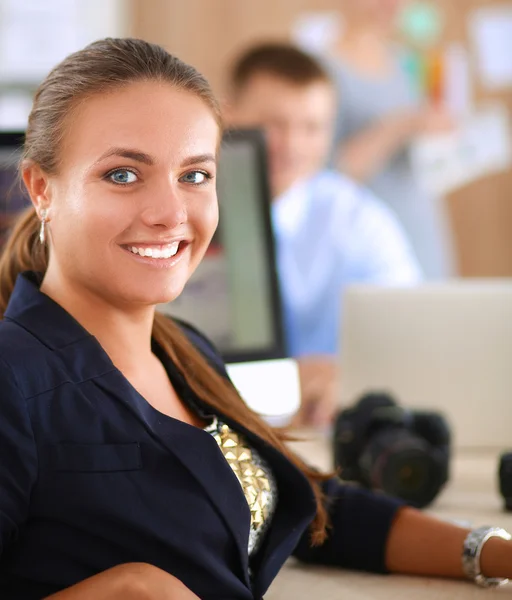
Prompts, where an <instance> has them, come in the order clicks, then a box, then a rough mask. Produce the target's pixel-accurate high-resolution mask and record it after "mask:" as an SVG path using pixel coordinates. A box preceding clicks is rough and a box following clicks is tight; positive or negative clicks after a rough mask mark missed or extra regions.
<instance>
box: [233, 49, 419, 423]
mask: <svg viewBox="0 0 512 600" xmlns="http://www.w3.org/2000/svg"><path fill="white" fill-rule="evenodd" d="M230 84H231V97H230V105H229V110H228V117H229V119H230V121H231V123H232V124H234V125H237V126H240V127H258V128H262V129H263V130H264V132H265V134H266V139H267V148H268V168H269V180H270V188H271V193H272V197H273V201H272V207H271V208H272V213H271V214H272V224H273V229H274V234H275V238H276V255H277V272H278V276H279V283H280V288H281V296H282V300H283V313H284V324H285V334H286V340H287V344H288V352H289V354H290V355H291V356H294V357H296V358H298V362H299V371H300V374H301V390H302V408H301V412H300V414H299V415H298V419H297V420H298V422H301V421H303V422H304V423H309V424H314V425H318V426H323V425H327V424H329V422H330V421H331V418H332V416H333V413H334V411H335V410H336V401H335V396H336V392H337V389H336V382H335V373H336V368H335V365H336V361H337V356H338V353H339V349H340V335H341V336H342V335H343V334H342V329H343V324H342V323H341V313H342V300H343V292H344V290H345V288H346V286H348V285H350V284H353V283H371V284H382V285H411V284H415V283H417V282H418V281H419V280H420V276H421V275H420V269H419V266H418V264H417V261H416V258H415V256H414V253H413V252H412V250H411V248H410V245H409V242H408V241H407V239H406V236H405V234H404V232H403V229H402V227H401V226H400V224H399V223H398V221H397V219H396V217H395V216H394V215H393V213H392V212H391V211H390V210H389V209H388V208H387V206H385V205H384V204H383V203H382V202H380V201H379V199H378V198H376V197H375V196H374V195H373V194H372V193H371V192H369V191H368V190H367V189H365V188H364V187H362V186H360V185H358V184H357V183H355V182H353V181H351V180H350V179H348V178H347V177H346V176H344V175H342V174H340V173H337V172H335V171H332V170H327V169H326V168H325V163H326V161H327V158H328V156H329V151H330V147H331V141H332V129H333V126H334V116H335V107H336V102H335V91H334V87H333V84H332V81H331V80H330V78H329V75H328V73H327V72H326V70H325V69H324V68H323V67H322V65H321V64H320V63H319V62H318V61H316V60H315V59H314V58H313V57H311V56H309V55H308V54H305V53H304V52H302V51H301V50H299V49H298V48H295V47H294V46H291V45H289V44H283V43H267V44H260V45H256V46H254V47H252V48H249V49H248V50H246V51H245V52H244V53H243V54H242V55H241V56H239V57H238V58H237V60H236V61H235V64H234V65H233V67H232V71H231V78H230Z"/></svg>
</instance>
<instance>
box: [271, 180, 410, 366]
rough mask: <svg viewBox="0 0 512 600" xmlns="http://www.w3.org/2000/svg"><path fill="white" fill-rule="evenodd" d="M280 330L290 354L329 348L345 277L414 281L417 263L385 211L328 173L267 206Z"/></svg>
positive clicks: (333, 345) (335, 336) (336, 331)
mask: <svg viewBox="0 0 512 600" xmlns="http://www.w3.org/2000/svg"><path fill="white" fill-rule="evenodd" d="M272 221H273V227H274V235H275V239H276V253H277V271H278V276H279V281H280V287H281V296H282V301H283V314H284V324H285V335H286V338H287V344H288V352H289V354H290V355H291V356H301V355H312V354H336V353H337V352H338V347H339V336H340V332H341V313H342V296H343V291H344V289H345V288H346V286H348V285H349V284H351V283H372V284H373V283H375V284H384V285H402V284H414V283H417V282H418V281H419V280H420V279H421V273H420V268H419V266H418V263H417V261H416V258H415V256H414V254H413V252H412V250H411V246H410V245H409V243H408V241H407V239H406V237H405V234H404V232H403V230H402V228H401V226H400V224H399V223H398V221H397V219H396V218H395V216H394V215H393V213H392V212H391V211H390V209H388V208H387V207H386V206H385V205H384V204H383V203H381V202H380V201H379V200H378V199H376V198H375V197H374V196H373V195H372V193H371V192H369V191H368V190H366V189H365V188H363V187H360V186H359V185H357V184H355V183H354V182H352V181H351V180H349V179H348V178H347V177H345V176H344V175H341V174H339V173H336V172H334V171H322V172H320V173H318V174H317V175H315V176H314V177H312V178H311V179H308V180H305V181H302V182H300V183H298V184H297V185H295V186H293V187H292V188H291V189H289V190H288V191H287V192H285V193H284V194H283V195H282V196H280V197H279V198H277V199H276V200H275V202H274V204H273V205H272Z"/></svg>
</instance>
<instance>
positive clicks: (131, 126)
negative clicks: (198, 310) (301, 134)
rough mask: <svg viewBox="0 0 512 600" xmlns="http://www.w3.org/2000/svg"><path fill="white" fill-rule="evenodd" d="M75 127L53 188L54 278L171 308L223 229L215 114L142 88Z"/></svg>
mask: <svg viewBox="0 0 512 600" xmlns="http://www.w3.org/2000/svg"><path fill="white" fill-rule="evenodd" d="M69 121H70V122H69V123H68V126H67V128H66V131H65V137H64V140H63V144H62V147H61V156H60V158H61V165H60V167H59V173H58V175H56V176H52V177H50V179H49V182H48V187H47V197H48V202H49V211H48V219H49V230H50V239H51V247H50V264H49V270H48V276H49V274H50V273H51V270H52V269H54V270H55V269H57V273H58V276H59V277H60V278H61V280H65V282H66V284H68V285H72V286H74V288H75V289H78V291H79V292H80V290H83V291H86V292H88V293H92V294H94V295H96V296H100V297H102V298H104V299H106V300H107V301H108V302H109V303H111V304H115V305H126V306H135V305H154V304H157V303H161V302H169V301H171V300H173V299H174V298H176V297H177V296H178V295H179V294H180V293H181V291H182V289H183V286H184V285H185V283H186V282H187V280H188V279H189V277H190V275H191V274H192V272H193V271H194V269H195V268H196V267H197V265H198V263H199V262H200V261H201V258H202V257H203V255H204V253H205V251H206V249H207V247H208V244H209V242H210V240H211V238H212V236H213V234H214V232H215V229H216V227H217V222H218V207H217V196H216V189H215V174H216V173H215V170H216V152H217V146H218V141H219V127H218V125H217V123H216V121H215V118H214V116H213V114H212V112H211V111H210V109H209V108H208V106H207V105H206V104H205V103H204V102H203V101H202V100H201V99H200V98H198V97H196V96H194V95H193V94H192V93H190V92H186V91H179V90H177V89H175V88H173V87H172V86H171V85H169V84H166V83H156V82H137V83H132V84H129V85H127V86H125V87H123V88H120V89H119V90H115V91H112V92H110V93H108V94H98V95H96V96H92V97H91V98H90V99H88V100H86V101H85V102H83V103H82V104H81V105H80V106H79V107H78V109H77V110H76V111H75V112H74V113H73V116H72V118H71V119H70V120H69Z"/></svg>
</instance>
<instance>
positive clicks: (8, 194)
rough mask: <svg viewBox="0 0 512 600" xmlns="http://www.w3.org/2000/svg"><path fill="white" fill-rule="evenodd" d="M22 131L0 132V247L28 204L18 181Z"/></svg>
mask: <svg viewBox="0 0 512 600" xmlns="http://www.w3.org/2000/svg"><path fill="white" fill-rule="evenodd" d="M23 135H24V134H23V133H22V132H5V131H3V132H0V248H1V247H2V246H3V244H4V243H5V239H6V237H7V235H8V233H9V230H10V228H11V226H12V224H13V222H14V220H15V219H16V216H17V215H18V213H19V212H20V211H21V210H22V209H23V208H25V207H26V206H28V205H29V204H30V201H29V199H28V196H27V195H26V193H25V192H24V189H23V187H22V185H21V184H20V183H19V182H18V163H19V160H20V156H21V145H22V143H23Z"/></svg>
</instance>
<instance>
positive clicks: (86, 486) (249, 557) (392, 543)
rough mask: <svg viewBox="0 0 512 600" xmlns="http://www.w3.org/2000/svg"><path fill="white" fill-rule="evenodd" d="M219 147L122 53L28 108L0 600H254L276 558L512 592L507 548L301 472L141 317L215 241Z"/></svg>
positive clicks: (144, 49) (96, 56)
mask: <svg viewBox="0 0 512 600" xmlns="http://www.w3.org/2000/svg"><path fill="white" fill-rule="evenodd" d="M220 131H221V127H220V119H219V110H218V106H217V103H216V101H215V99H214V97H213V96H212V93H211V91H210V88H209V86H208V84H207V82H206V81H205V80H204V78H203V77H202V76H201V75H199V73H197V71H195V69H193V68H192V67H189V66H187V65H185V64H184V63H182V62H181V61H179V60H178V59H176V58H175V57H172V56H170V55H169V54H168V53H167V52H166V51H165V50H163V49H162V48H160V47H158V46H155V45H152V44H149V43H147V42H143V41H140V40H133V39H117V40H116V39H107V40H103V41H99V42H95V43H93V44H91V45H90V46H88V47H86V48H85V49H84V50H82V51H80V52H77V53H76V54H73V55H71V56H70V57H68V58H67V59H65V60H64V61H63V62H62V63H61V64H60V65H58V66H57V67H55V69H54V70H53V71H52V72H51V73H50V74H49V75H48V77H47V78H46V79H45V81H44V82H43V83H42V84H41V86H40V88H39V89H38V91H37V93H36V96H35V100H34V107H33V110H32V112H31V114H30V117H29V123H28V129H27V134H26V141H25V149H24V155H23V161H22V164H21V169H22V176H23V181H24V183H25V185H26V187H27V189H28V192H29V195H30V198H31V200H32V202H33V208H31V209H30V210H28V211H27V212H26V213H25V214H24V215H23V216H22V217H21V218H20V220H19V222H18V224H17V226H16V228H15V229H14V231H13V233H12V235H11V237H10V239H9V241H8V244H7V247H6V249H5V251H4V253H3V255H2V257H1V261H0V314H1V315H2V320H1V321H0V450H1V460H0V597H1V598H2V599H3V598H6V599H7V598H8V599H9V600H36V599H37V600H41V599H43V598H45V599H46V600H89V599H90V598H94V599H95V600H132V599H133V600H141V599H144V600H198V599H199V598H200V599H201V600H214V599H219V598H222V599H226V600H227V599H229V600H261V598H262V597H263V595H264V594H265V592H266V590H267V588H268V586H269V585H270V583H271V582H272V580H273V578H274V577H275V575H276V574H277V573H278V571H279V569H280V568H281V566H282V565H283V563H284V562H285V561H286V559H287V558H288V557H289V556H290V555H291V554H292V553H293V554H295V555H296V556H297V557H298V558H300V559H301V560H303V561H306V562H310V563H317V564H325V565H327V564H329V565H338V566H346V567H351V568H366V569H369V570H373V571H377V572H385V571H396V572H403V573H417V574H423V575H429V574H430V575H439V576H449V577H459V578H462V577H463V576H464V574H465V573H466V575H467V576H471V578H475V576H477V575H478V574H479V573H480V571H481V572H482V574H483V575H485V576H497V577H500V576H507V575H508V576H512V568H511V566H512V543H511V542H509V541H506V540H504V539H501V538H500V537H499V536H497V535H495V534H498V533H499V534H500V535H502V536H505V534H503V533H501V532H498V531H496V532H495V531H491V532H482V531H476V532H474V533H473V534H472V535H471V533H470V532H469V531H468V530H466V529H463V528H461V527H458V526H455V525H451V524H448V523H444V522H441V521H439V520H436V519H434V518H432V517H429V516H427V515H424V514H422V513H421V512H419V511H417V510H414V509H412V508H408V507H405V506H403V505H402V504H401V503H400V502H399V501H397V500H394V499H392V498H388V497H384V496H381V495H377V494H373V493H371V492H369V491H367V490H359V489H355V488H353V487H350V486H344V485H343V484H342V483H341V482H340V481H339V480H338V479H336V478H332V477H328V476H324V475H321V474H320V473H318V472H316V471H313V470H312V469H309V468H308V467H307V466H306V465H305V464H304V463H303V462H302V461H301V460H300V459H299V458H298V457H297V456H295V455H294V454H293V453H292V452H291V451H290V449H289V448H288V447H287V446H286V444H285V440H286V438H285V436H284V434H283V432H282V431H280V430H273V429H272V428H271V427H270V426H269V425H267V424H266V423H264V422H263V421H262V420H261V419H260V418H259V417H258V416H257V415H256V414H255V413H253V412H252V411H250V410H249V408H248V407H247V405H246V404H245V403H244V402H243V400H242V399H241V398H240V396H239V395H238V393H237V391H236V389H235V388H234V386H233V385H232V383H231V382H230V381H229V379H228V377H227V374H226V371H225V367H224V365H223V363H222V360H221V359H220V357H219V355H218V353H217V352H216V351H215V349H214V348H213V347H212V345H211V344H210V343H209V342H208V340H207V339H206V338H204V337H203V336H202V335H201V334H200V333H199V332H198V331H196V330H194V329H193V328H192V327H190V326H188V325H185V324H181V325H179V324H178V323H176V322H174V321H172V320H170V319H166V318H165V317H164V316H163V315H157V314H156V313H155V306H156V305H157V304H159V303H161V302H169V301H172V300H173V299H174V298H176V296H177V295H178V294H180V292H181V291H182V289H183V286H184V285H185V283H186V282H187V280H188V278H189V277H190V275H191V273H192V272H193V270H194V269H195V268H196V266H197V264H198V263H199V261H200V260H201V258H202V256H203V254H204V252H205V250H206V248H207V246H208V243H209V242H210V240H211V238H212V236H213V233H214V230H215V227H216V225H217V216H218V207H217V198H216V192H215V174H216V162H217V161H216V154H217V149H218V145H219V141H220ZM329 524H330V526H329V527H328V525H329ZM491 534H492V537H491V538H490V539H489V540H488V541H486V540H487V538H488V537H489V535H491ZM505 537H506V536H505ZM418 541H420V542H421V543H418ZM464 548H465V549H466V550H465V551H466V554H469V551H470V550H471V552H472V553H473V554H472V556H473V558H471V556H469V557H466V558H464V559H463V556H462V553H463V550H464ZM480 549H482V553H481V558H478V556H479V554H478V553H477V554H476V555H475V551H476V550H480ZM475 556H476V557H477V558H475Z"/></svg>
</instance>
